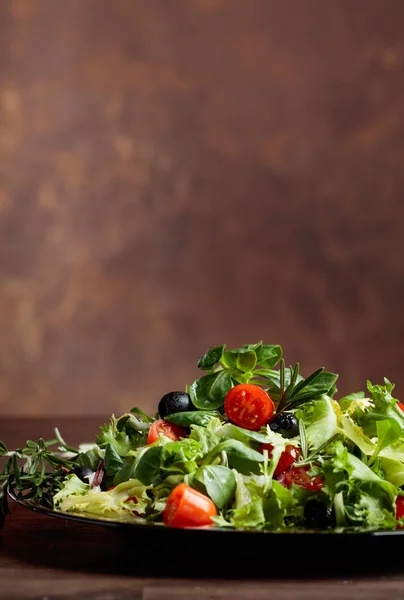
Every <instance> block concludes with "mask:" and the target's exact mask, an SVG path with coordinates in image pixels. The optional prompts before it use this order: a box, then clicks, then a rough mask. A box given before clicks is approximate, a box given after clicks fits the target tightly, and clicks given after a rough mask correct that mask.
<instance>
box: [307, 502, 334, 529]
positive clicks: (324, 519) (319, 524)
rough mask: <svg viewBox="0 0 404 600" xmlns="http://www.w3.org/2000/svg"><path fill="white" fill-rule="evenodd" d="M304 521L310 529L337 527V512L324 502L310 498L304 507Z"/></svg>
mask: <svg viewBox="0 0 404 600" xmlns="http://www.w3.org/2000/svg"><path fill="white" fill-rule="evenodd" d="M304 521H305V525H306V527H308V528H309V529H329V528H331V527H335V514H334V511H333V509H332V508H328V507H327V506H326V505H325V504H323V503H322V502H318V501H317V500H309V501H308V502H307V504H306V506H305V507H304Z"/></svg>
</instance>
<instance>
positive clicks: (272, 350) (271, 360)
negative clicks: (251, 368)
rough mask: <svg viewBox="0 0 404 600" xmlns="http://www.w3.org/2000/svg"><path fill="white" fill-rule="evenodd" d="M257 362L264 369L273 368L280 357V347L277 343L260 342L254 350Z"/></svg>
mask: <svg viewBox="0 0 404 600" xmlns="http://www.w3.org/2000/svg"><path fill="white" fill-rule="evenodd" d="M256 353H257V363H258V364H259V365H260V366H261V367H265V368H266V369H273V367H275V366H276V365H277V364H278V362H279V361H280V360H281V358H282V347H281V346H277V345H272V346H271V345H268V344H261V346H260V347H259V348H257V350H256Z"/></svg>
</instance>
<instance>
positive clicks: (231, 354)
mask: <svg viewBox="0 0 404 600" xmlns="http://www.w3.org/2000/svg"><path fill="white" fill-rule="evenodd" d="M222 364H223V365H224V366H225V367H228V368H230V369H235V370H236V371H240V373H250V372H251V371H252V370H253V369H254V368H255V365H256V364H257V355H256V354H255V352H254V350H246V349H244V348H240V349H237V350H226V352H223V356H222Z"/></svg>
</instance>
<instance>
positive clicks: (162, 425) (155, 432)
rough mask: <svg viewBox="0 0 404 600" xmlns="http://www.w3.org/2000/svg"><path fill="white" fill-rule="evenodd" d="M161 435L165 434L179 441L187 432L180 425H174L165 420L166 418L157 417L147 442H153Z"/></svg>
mask: <svg viewBox="0 0 404 600" xmlns="http://www.w3.org/2000/svg"><path fill="white" fill-rule="evenodd" d="M161 435H165V436H166V437H168V438H170V440H173V441H174V442H178V440H180V439H181V438H184V437H187V432H186V431H185V429H182V427H178V425H172V423H168V422H167V421H164V419H157V421H154V423H153V425H152V426H151V427H150V430H149V435H148V436H147V443H148V444H152V443H153V442H155V441H156V440H158V439H159V437H160V436H161Z"/></svg>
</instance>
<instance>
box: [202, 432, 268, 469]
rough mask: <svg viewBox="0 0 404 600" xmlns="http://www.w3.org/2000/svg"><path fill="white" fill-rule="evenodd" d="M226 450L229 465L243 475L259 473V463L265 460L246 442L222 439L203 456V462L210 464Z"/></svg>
mask: <svg viewBox="0 0 404 600" xmlns="http://www.w3.org/2000/svg"><path fill="white" fill-rule="evenodd" d="M223 451H224V452H226V454H227V457H228V460H229V465H230V467H232V468H234V469H236V470H237V471H239V472H240V473H242V474H243V475H250V474H251V473H260V466H259V465H260V463H263V462H264V461H265V458H264V456H263V455H262V454H261V453H260V452H257V451H256V450H253V449H252V448H250V447H249V446H247V445H246V444H243V443H242V442H239V441H237V440H232V439H230V440H224V441H223V442H220V443H219V444H218V445H217V446H216V447H215V448H214V449H213V450H212V451H211V452H210V453H209V454H208V456H207V457H206V458H205V460H204V464H210V463H211V462H212V460H213V458H215V457H216V456H218V455H219V454H220V453H221V452H223Z"/></svg>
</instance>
